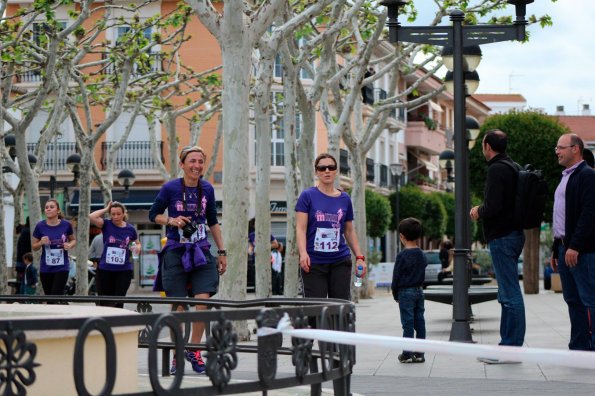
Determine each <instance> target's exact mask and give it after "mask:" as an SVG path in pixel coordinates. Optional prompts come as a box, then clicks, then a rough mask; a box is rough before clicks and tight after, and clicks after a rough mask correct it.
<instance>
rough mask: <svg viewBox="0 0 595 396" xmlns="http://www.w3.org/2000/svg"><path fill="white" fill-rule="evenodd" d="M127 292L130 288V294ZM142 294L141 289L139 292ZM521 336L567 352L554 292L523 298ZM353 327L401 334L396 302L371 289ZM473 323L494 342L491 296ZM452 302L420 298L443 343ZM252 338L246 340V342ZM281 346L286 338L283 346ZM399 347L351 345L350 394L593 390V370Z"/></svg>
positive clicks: (240, 372)
mask: <svg viewBox="0 0 595 396" xmlns="http://www.w3.org/2000/svg"><path fill="white" fill-rule="evenodd" d="M132 294H134V293H132ZM145 295H146V294H145ZM525 305H526V316H527V334H526V337H525V345H526V346H528V347H538V348H555V349H563V350H566V349H567V343H568V337H569V332H570V330H569V329H570V325H569V321H568V313H567V312H568V311H567V308H566V304H565V303H564V301H563V299H562V295H561V294H559V293H558V294H556V293H553V292H549V291H546V292H542V293H540V294H538V295H528V296H525ZM356 309H357V321H356V326H357V331H358V332H361V333H370V334H377V335H388V336H401V335H402V330H401V324H400V320H399V310H398V307H397V304H396V303H395V302H394V300H393V299H392V295H391V294H390V293H389V292H387V291H386V289H377V290H376V294H375V296H374V298H373V299H370V300H362V301H361V302H360V303H359V304H357V308H356ZM473 313H474V316H475V321H474V322H473V323H472V325H471V327H472V330H473V340H474V341H475V342H478V343H482V344H488V345H497V343H498V341H499V325H500V305H499V304H498V303H497V302H496V301H491V302H486V303H482V304H478V305H474V306H473ZM451 316H452V307H451V306H450V305H444V304H440V303H435V302H431V301H426V315H425V317H426V329H427V338H428V339H432V340H444V341H447V340H448V338H449V335H450V327H451ZM252 342H254V341H250V343H252ZM284 344H286V343H284ZM400 352H401V351H398V350H389V349H383V348H370V347H358V348H357V363H356V365H355V367H354V373H353V376H352V391H353V392H354V394H361V395H397V394H415V395H441V396H442V395H511V394H517V395H539V396H541V395H560V394H563V393H564V394H572V395H575V396H579V395H593V394H595V368H593V370H586V369H576V368H568V367H562V366H553V365H539V364H534V363H521V364H510V365H485V364H483V363H480V362H478V361H477V360H476V359H475V358H471V357H461V356H449V355H435V354H431V353H427V354H426V362H425V363H423V364H401V363H399V362H398V360H397V355H398V354H399V353H400ZM146 360H147V354H146V350H141V351H139V372H140V375H139V384H140V387H141V389H144V390H148V388H146V387H147V386H148V377H147V375H146V372H147V371H146V366H147V364H146ZM255 371H256V359H255V357H254V356H252V355H249V354H241V355H240V363H239V366H238V368H237V369H236V370H234V372H233V378H234V380H242V379H245V380H247V379H253V378H255ZM278 372H279V373H291V372H293V367H292V365H291V362H290V361H288V360H281V361H280V362H279V368H278ZM186 373H187V375H186V377H185V378H184V383H185V384H186V386H190V385H192V383H196V381H208V378H206V377H205V376H197V375H194V374H191V369H190V368H188V367H187V368H186ZM323 388H324V394H332V383H330V382H329V383H325V384H324V385H323ZM268 394H269V395H309V388H308V387H300V388H292V389H286V390H282V391H274V392H269V393H268Z"/></svg>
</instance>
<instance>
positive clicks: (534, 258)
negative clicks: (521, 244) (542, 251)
mask: <svg viewBox="0 0 595 396" xmlns="http://www.w3.org/2000/svg"><path fill="white" fill-rule="evenodd" d="M539 232H540V228H539V227H536V228H532V229H530V230H526V231H525V250H524V253H523V286H524V289H525V294H539Z"/></svg>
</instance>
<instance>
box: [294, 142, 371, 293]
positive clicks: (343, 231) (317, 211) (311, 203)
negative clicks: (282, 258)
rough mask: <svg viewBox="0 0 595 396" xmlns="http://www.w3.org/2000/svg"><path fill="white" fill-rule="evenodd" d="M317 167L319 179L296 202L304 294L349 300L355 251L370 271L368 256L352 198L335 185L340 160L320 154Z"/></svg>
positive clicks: (315, 164) (357, 258) (362, 263)
mask: <svg viewBox="0 0 595 396" xmlns="http://www.w3.org/2000/svg"><path fill="white" fill-rule="evenodd" d="M314 168H315V169H316V176H318V181H319V183H318V185H317V186H316V187H311V188H309V189H307V190H304V191H303V192H302V194H301V195H300V197H299V199H298V202H297V204H296V206H295V211H296V212H297V213H296V224H297V230H296V231H297V234H296V239H297V245H298V250H299V254H300V269H301V276H302V282H303V289H304V297H316V298H326V297H329V298H340V299H344V300H349V299H350V298H351V293H350V291H351V287H350V283H351V282H350V281H351V272H352V261H351V251H353V253H354V254H355V258H356V265H358V266H359V265H361V266H362V267H363V268H364V270H363V274H365V272H366V259H365V257H364V256H363V254H362V252H361V250H360V246H359V242H358V240H357V234H356V233H355V228H354V226H353V207H352V204H351V198H350V197H349V195H347V193H345V192H344V191H341V190H339V189H337V188H336V187H335V178H336V176H337V161H336V160H335V158H334V157H333V156H332V155H330V154H328V153H323V154H320V155H319V156H318V157H316V161H315V162H314ZM347 245H349V246H347ZM350 247H351V251H350V250H349V248H350ZM362 276H363V275H362Z"/></svg>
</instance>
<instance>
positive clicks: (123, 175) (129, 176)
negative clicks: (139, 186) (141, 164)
mask: <svg viewBox="0 0 595 396" xmlns="http://www.w3.org/2000/svg"><path fill="white" fill-rule="evenodd" d="M134 180H136V176H135V175H134V172H132V171H131V170H129V169H122V170H121V171H120V173H118V183H120V185H121V186H124V197H128V194H129V192H130V186H132V185H133V184H134Z"/></svg>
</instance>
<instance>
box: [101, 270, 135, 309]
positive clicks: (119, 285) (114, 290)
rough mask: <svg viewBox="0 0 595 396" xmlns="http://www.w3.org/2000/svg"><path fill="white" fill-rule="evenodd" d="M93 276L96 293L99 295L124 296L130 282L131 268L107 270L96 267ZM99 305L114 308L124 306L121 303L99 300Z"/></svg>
mask: <svg viewBox="0 0 595 396" xmlns="http://www.w3.org/2000/svg"><path fill="white" fill-rule="evenodd" d="M95 276H96V279H95V282H96V284H97V295H99V296H125V295H126V292H127V291H128V288H129V287H130V283H131V282H132V270H130V271H107V270H103V269H97V274H96V275H95ZM99 305H101V306H105V307H116V308H123V307H124V304H123V303H110V302H100V303H99Z"/></svg>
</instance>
